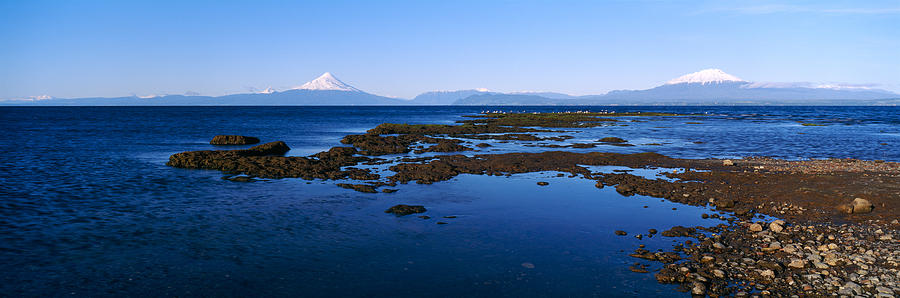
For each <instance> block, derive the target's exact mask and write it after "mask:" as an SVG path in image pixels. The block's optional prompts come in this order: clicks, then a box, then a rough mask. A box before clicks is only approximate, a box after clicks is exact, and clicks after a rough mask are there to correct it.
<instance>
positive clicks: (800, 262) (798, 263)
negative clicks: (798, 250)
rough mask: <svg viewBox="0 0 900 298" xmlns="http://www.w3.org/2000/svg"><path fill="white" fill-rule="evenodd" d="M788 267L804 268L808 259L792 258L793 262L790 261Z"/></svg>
mask: <svg viewBox="0 0 900 298" xmlns="http://www.w3.org/2000/svg"><path fill="white" fill-rule="evenodd" d="M787 266H788V267H791V268H798V269H802V268H803V267H806V261H804V260H801V259H791V262H790V263H788V265H787Z"/></svg>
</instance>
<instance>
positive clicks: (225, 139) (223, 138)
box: [209, 135, 259, 145]
mask: <svg viewBox="0 0 900 298" xmlns="http://www.w3.org/2000/svg"><path fill="white" fill-rule="evenodd" d="M258 143H259V139H258V138H255V137H248V136H236V135H218V136H215V137H213V139H212V141H209V144H211V145H250V144H258Z"/></svg>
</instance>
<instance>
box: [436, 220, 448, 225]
mask: <svg viewBox="0 0 900 298" xmlns="http://www.w3.org/2000/svg"><path fill="white" fill-rule="evenodd" d="M436 224H439V225H446V224H447V223H446V222H443V221H439V222H436Z"/></svg>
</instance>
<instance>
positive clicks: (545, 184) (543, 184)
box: [537, 181, 550, 186]
mask: <svg viewBox="0 0 900 298" xmlns="http://www.w3.org/2000/svg"><path fill="white" fill-rule="evenodd" d="M537 185H540V186H547V185H550V182H545V181H540V182H538V183H537Z"/></svg>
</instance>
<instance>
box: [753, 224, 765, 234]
mask: <svg viewBox="0 0 900 298" xmlns="http://www.w3.org/2000/svg"><path fill="white" fill-rule="evenodd" d="M762 230H763V227H762V225H760V224H758V223H754V224H752V225H750V231H752V232H761V231H762Z"/></svg>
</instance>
